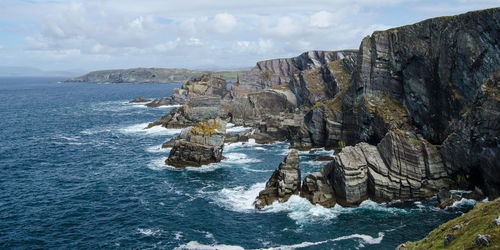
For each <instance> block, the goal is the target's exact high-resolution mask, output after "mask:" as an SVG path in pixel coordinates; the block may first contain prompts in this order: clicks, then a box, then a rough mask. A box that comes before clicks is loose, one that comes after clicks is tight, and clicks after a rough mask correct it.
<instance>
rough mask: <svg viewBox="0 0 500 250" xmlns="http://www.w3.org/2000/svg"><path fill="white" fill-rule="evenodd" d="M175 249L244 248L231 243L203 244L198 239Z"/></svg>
mask: <svg viewBox="0 0 500 250" xmlns="http://www.w3.org/2000/svg"><path fill="white" fill-rule="evenodd" d="M174 249H179V250H180V249H192V250H239V249H244V248H243V247H240V246H231V245H215V244H214V245H205V244H201V243H199V242H198V241H190V242H188V243H187V244H183V245H180V246H178V247H176V248H174Z"/></svg>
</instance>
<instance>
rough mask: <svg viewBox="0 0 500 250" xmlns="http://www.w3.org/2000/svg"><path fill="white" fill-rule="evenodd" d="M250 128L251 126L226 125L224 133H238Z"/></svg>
mask: <svg viewBox="0 0 500 250" xmlns="http://www.w3.org/2000/svg"><path fill="white" fill-rule="evenodd" d="M250 129H252V128H251V127H243V126H236V127H234V126H231V127H229V128H228V127H227V125H226V133H240V132H245V131H248V130H250Z"/></svg>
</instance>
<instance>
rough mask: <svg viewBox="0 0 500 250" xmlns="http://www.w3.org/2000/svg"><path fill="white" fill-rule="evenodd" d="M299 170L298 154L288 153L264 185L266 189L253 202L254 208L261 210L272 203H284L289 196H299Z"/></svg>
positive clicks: (294, 151)
mask: <svg viewBox="0 0 500 250" xmlns="http://www.w3.org/2000/svg"><path fill="white" fill-rule="evenodd" d="M299 191H300V168H299V153H298V152H297V150H293V151H292V152H290V153H289V154H288V155H287V156H286V158H285V160H284V161H283V162H282V163H281V164H280V166H279V167H278V169H277V170H275V171H274V173H273V175H272V176H271V178H270V179H269V180H268V181H267V183H266V188H265V189H264V190H262V191H261V192H260V193H259V196H258V197H257V198H256V200H255V203H254V204H255V207H256V208H258V209H262V208H264V207H265V206H268V205H271V204H273V202H274V201H276V200H277V201H279V202H286V201H288V199H289V198H290V196H292V195H294V194H296V195H297V194H299Z"/></svg>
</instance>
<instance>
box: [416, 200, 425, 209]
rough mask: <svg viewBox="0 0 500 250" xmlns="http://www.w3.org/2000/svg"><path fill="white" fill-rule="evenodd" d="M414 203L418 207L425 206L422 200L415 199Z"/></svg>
mask: <svg viewBox="0 0 500 250" xmlns="http://www.w3.org/2000/svg"><path fill="white" fill-rule="evenodd" d="M413 204H415V206H417V207H418V208H420V209H422V208H425V206H424V205H422V202H421V201H415V202H413Z"/></svg>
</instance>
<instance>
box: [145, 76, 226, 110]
mask: <svg viewBox="0 0 500 250" xmlns="http://www.w3.org/2000/svg"><path fill="white" fill-rule="evenodd" d="M226 85H227V82H226V80H224V78H222V77H219V76H215V75H212V74H203V75H202V76H200V77H193V78H191V79H189V80H187V81H186V82H185V83H184V84H182V87H181V88H180V89H178V88H175V89H174V93H173V94H172V96H169V97H162V98H157V99H155V100H153V101H152V102H150V103H148V104H146V106H149V107H158V106H162V105H176V104H185V103H188V102H189V101H190V100H191V99H197V98H203V97H218V98H220V99H221V98H224V97H225V96H227V95H228V93H229V91H228V90H227V87H226Z"/></svg>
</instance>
